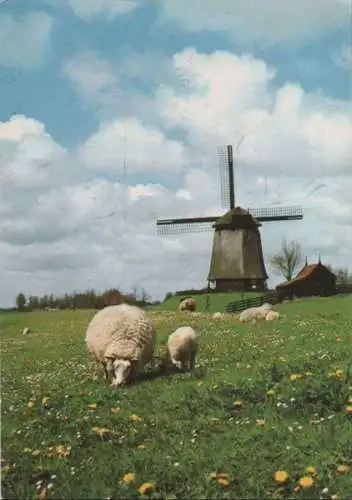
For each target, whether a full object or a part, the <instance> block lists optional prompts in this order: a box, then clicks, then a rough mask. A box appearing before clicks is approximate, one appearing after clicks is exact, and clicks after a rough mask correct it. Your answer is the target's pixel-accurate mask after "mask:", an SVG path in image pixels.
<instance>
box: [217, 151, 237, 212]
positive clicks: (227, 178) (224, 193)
mask: <svg viewBox="0 0 352 500" xmlns="http://www.w3.org/2000/svg"><path fill="white" fill-rule="evenodd" d="M218 160H219V169H220V185H221V202H222V206H223V208H224V209H225V210H230V209H231V208H233V206H231V205H232V199H234V179H233V156H232V146H222V147H219V148H218ZM233 204H234V203H233Z"/></svg>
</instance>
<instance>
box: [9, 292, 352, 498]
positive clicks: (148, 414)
mask: <svg viewBox="0 0 352 500" xmlns="http://www.w3.org/2000/svg"><path fill="white" fill-rule="evenodd" d="M213 299H214V298H213V297H212V299H211V301H212V302H211V308H212V310H213V311H214V310H223V309H224V306H225V304H226V302H228V297H227V299H226V296H223V297H221V296H219V297H217V298H216V299H214V300H215V302H214V300H213ZM173 300H174V302H173V303H172V304H170V303H167V304H164V308H163V307H162V305H161V306H158V307H157V308H155V309H154V310H153V309H151V310H150V311H149V313H150V315H151V316H152V318H153V319H154V321H155V324H156V327H157V333H158V346H157V350H156V353H155V354H156V359H155V362H154V363H153V364H152V366H150V367H149V368H148V370H147V373H146V374H145V375H144V376H141V377H140V379H139V380H138V381H137V383H135V384H133V385H129V386H126V387H124V388H120V389H118V390H116V389H112V388H110V387H108V386H107V385H106V384H105V381H104V379H103V373H102V369H101V367H100V366H99V365H98V364H97V363H95V362H94V361H93V360H91V359H90V358H89V357H88V356H87V354H86V352H85V349H84V334H85V329H86V327H87V324H88V322H89V321H90V319H91V318H92V316H93V315H94V311H55V312H33V313H3V314H2V315H1V316H0V321H1V375H2V376H1V381H2V382H1V393H2V428H1V432H2V436H1V437H2V463H1V468H2V496H3V498H6V499H19V498H25V499H32V498H33V499H34V498H40V499H46V498H53V499H55V498H57V499H73V498H75V499H78V498H99V499H100V498H101V499H108V498H113V499H120V498H129V499H134V498H160V499H161V498H166V499H185V498H193V499H201V498H204V499H205V498H232V499H233V498H238V499H241V498H242V499H243V498H248V499H249V498H263V499H264V498H272V499H274V498H296V499H300V498H311V499H320V498H321V499H347V498H351V496H352V474H351V471H352V368H351V363H352V296H350V295H345V296H343V295H341V296H336V297H333V298H317V299H306V300H299V301H296V302H294V303H287V304H281V305H279V306H277V307H275V309H276V310H278V311H279V312H280V314H281V317H280V319H278V320H276V321H264V322H259V323H257V324H255V325H253V324H251V323H250V324H241V323H239V321H238V319H237V318H236V317H234V316H231V315H226V316H224V317H223V318H221V319H216V320H215V319H212V316H211V314H209V313H205V312H199V313H196V314H195V315H193V314H181V313H178V312H177V311H176V308H177V305H178V302H179V301H175V299H173ZM197 300H198V298H197ZM204 300H205V299H204ZM165 309H167V310H165ZM202 310H203V307H201V308H200V311H202ZM181 325H191V326H193V327H194V328H195V329H196V330H197V332H198V333H199V337H200V346H199V353H198V357H197V365H196V369H195V371H194V372H193V373H180V374H179V373H176V374H170V375H168V376H165V375H161V374H159V373H158V370H157V364H158V358H159V357H160V356H161V355H162V353H163V351H164V348H165V344H166V341H167V337H168V335H169V334H170V333H171V332H172V331H173V330H174V329H175V328H177V327H178V326H181ZM25 326H28V327H30V328H31V330H32V332H31V333H30V334H29V335H27V336H23V335H22V330H23V328H24V327H25Z"/></svg>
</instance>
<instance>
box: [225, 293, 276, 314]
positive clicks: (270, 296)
mask: <svg viewBox="0 0 352 500" xmlns="http://www.w3.org/2000/svg"><path fill="white" fill-rule="evenodd" d="M265 302H270V304H273V305H274V304H277V303H278V302H279V299H278V295H277V293H276V292H271V293H266V294H265V295H259V296H258V297H253V298H252V299H243V300H236V301H235V302H229V303H228V304H227V306H226V308H225V310H226V312H227V313H237V312H240V311H244V310H245V309H248V308H249V307H260V306H261V305H263V304H264V303H265Z"/></svg>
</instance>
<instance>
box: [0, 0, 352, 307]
mask: <svg viewBox="0 0 352 500" xmlns="http://www.w3.org/2000/svg"><path fill="white" fill-rule="evenodd" d="M350 9H351V7H350V0H310V1H309V2H307V1H306V0H262V1H260V2H259V1H258V0H217V1H216V2H215V1H214V0H177V1H175V0H160V1H159V0H152V1H150V2H149V1H148V0H141V1H139V0H60V1H58V0H26V1H23V0H7V1H5V2H4V1H2V2H1V1H0V91H1V99H0V176H1V177H0V180H1V182H0V260H1V264H2V265H1V267H0V283H1V287H0V305H1V306H9V305H11V304H12V303H13V302H14V297H15V295H16V294H17V293H18V292H19V291H23V292H24V293H26V294H44V293H50V292H53V293H64V292H66V291H67V292H70V291H73V290H84V289H87V288H91V287H94V288H95V289H97V290H103V289H105V288H107V287H115V286H117V287H121V288H122V289H123V290H125V291H130V290H131V289H132V287H133V286H134V285H138V286H144V287H145V288H146V290H147V291H148V292H149V293H150V294H151V295H152V296H153V297H154V298H162V297H163V296H164V294H165V293H166V292H167V291H175V290H177V289H184V288H188V287H200V286H204V285H205V284H206V281H205V278H206V275H207V272H208V267H209V259H210V250H211V241H212V233H211V232H209V233H201V234H193V235H189V234H185V235H180V236H177V237H168V238H161V237H159V236H158V235H157V234H156V228H155V219H156V218H157V217H167V218H168V217H177V216H192V215H193V216H202V215H218V214H221V213H222V211H223V208H222V206H221V190H220V176H219V168H218V158H217V148H218V147H219V146H221V145H225V144H228V143H230V144H233V145H234V147H235V146H236V144H238V141H239V140H240V139H241V138H243V137H245V139H244V140H242V142H241V146H240V147H239V148H238V155H237V167H236V199H237V202H238V204H240V205H241V206H244V207H268V206H285V205H302V206H303V209H304V221H303V222H280V223H266V224H264V225H263V227H262V229H261V232H262V240H263V247H264V253H265V257H266V259H267V269H268V273H269V275H270V283H271V284H276V283H278V282H279V281H281V278H280V277H279V276H276V275H275V274H274V273H273V271H272V269H270V265H269V262H268V261H269V258H270V255H272V253H273V252H275V251H276V250H278V249H279V247H280V244H281V241H282V239H283V238H288V239H295V240H298V241H299V242H300V243H301V244H302V247H303V249H304V253H305V254H306V255H307V257H308V259H309V261H310V262H314V261H316V260H317V256H318V253H319V252H320V253H321V255H322V260H323V262H326V263H329V264H332V265H335V266H346V265H348V264H350V265H351V253H352V252H351V250H352V103H351V92H352V89H351V85H352V79H351V71H352V56H351V46H350V29H351V28H350V25H351V12H350Z"/></svg>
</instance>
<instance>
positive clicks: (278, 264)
mask: <svg viewBox="0 0 352 500" xmlns="http://www.w3.org/2000/svg"><path fill="white" fill-rule="evenodd" d="M302 260H303V258H302V249H301V245H300V244H299V243H298V242H297V241H294V240H291V241H290V242H287V241H286V240H283V242H282V248H281V250H279V251H278V252H277V253H276V254H275V255H273V256H272V258H271V259H270V264H271V265H272V267H273V268H274V269H275V271H276V272H277V273H278V274H281V275H282V276H284V278H285V279H286V280H287V281H289V280H291V279H292V276H293V273H294V272H295V270H296V269H297V267H298V266H300V265H301V264H302Z"/></svg>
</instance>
